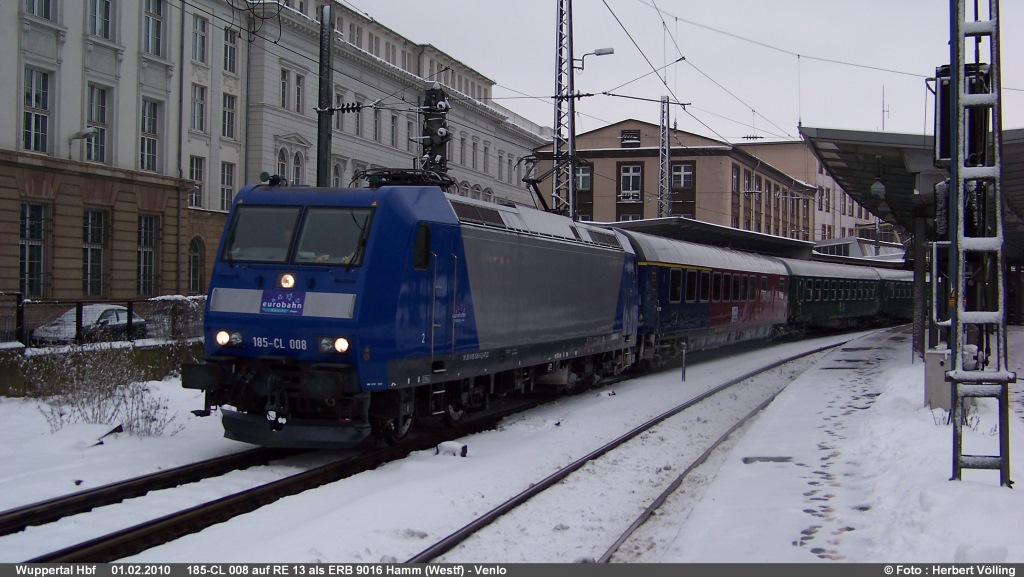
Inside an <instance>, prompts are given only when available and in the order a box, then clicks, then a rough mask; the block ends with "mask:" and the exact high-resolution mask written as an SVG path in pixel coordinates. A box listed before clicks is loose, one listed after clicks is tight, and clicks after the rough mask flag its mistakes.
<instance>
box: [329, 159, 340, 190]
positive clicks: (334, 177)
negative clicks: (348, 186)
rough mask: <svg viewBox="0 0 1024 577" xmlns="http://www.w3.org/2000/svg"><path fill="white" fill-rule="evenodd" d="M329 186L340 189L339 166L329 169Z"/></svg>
mask: <svg viewBox="0 0 1024 577" xmlns="http://www.w3.org/2000/svg"><path fill="white" fill-rule="evenodd" d="M331 186H333V187H334V188H341V165H340V164H335V165H334V168H332V169H331Z"/></svg>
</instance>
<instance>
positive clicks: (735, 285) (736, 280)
mask: <svg viewBox="0 0 1024 577" xmlns="http://www.w3.org/2000/svg"><path fill="white" fill-rule="evenodd" d="M740 278H742V277H741V275H738V274H734V275H732V300H734V301H738V300H740V299H742V298H743V293H742V292H741V291H740Z"/></svg>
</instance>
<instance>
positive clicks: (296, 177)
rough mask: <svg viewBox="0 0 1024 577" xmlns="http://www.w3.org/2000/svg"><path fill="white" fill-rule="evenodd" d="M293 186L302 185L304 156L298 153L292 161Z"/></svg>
mask: <svg viewBox="0 0 1024 577" xmlns="http://www.w3.org/2000/svg"><path fill="white" fill-rule="evenodd" d="M292 184H302V154H301V153H298V152H296V153H295V157H294V159H293V161H292Z"/></svg>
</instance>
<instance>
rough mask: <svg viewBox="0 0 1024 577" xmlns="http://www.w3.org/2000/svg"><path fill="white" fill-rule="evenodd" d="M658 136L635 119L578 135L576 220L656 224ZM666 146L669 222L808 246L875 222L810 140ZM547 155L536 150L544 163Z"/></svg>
mask: <svg viewBox="0 0 1024 577" xmlns="http://www.w3.org/2000/svg"><path fill="white" fill-rule="evenodd" d="M660 139H661V133H660V127H658V126H656V125H653V124H649V123H646V122H641V121H637V120H624V121H621V122H618V123H615V124H611V125H609V126H606V127H603V128H599V129H597V130H593V131H590V132H587V133H584V134H580V135H577V136H576V151H577V156H578V157H579V164H578V166H577V169H576V188H577V200H576V206H577V214H578V215H579V218H580V219H581V220H594V221H600V222H612V221H623V220H636V219H643V218H655V217H657V216H658V210H659V201H660V194H661V193H660V192H659V188H660V164H661V160H660ZM670 142H671V152H670V155H669V166H670V172H671V175H670V188H671V193H670V198H671V207H672V215H673V216H682V217H686V218H694V219H697V220H700V221H703V222H709V223H713V224H719V225H722V226H729V227H732V228H737V229H742V230H750V231H754V232H762V233H766V234H772V235H776V236H782V237H787V238H794V239H799V240H809V241H821V240H827V239H833V238H839V237H843V236H851V237H852V236H856V234H857V233H856V231H857V230H860V229H862V228H863V227H865V226H867V225H869V224H873V223H874V222H875V218H874V217H873V216H872V215H871V214H870V213H868V212H867V211H866V210H865V209H864V208H863V207H860V206H858V205H856V204H855V203H854V202H853V200H852V199H851V198H850V197H848V196H847V195H846V193H845V192H843V190H842V189H841V187H839V185H838V184H837V183H836V182H835V181H834V180H833V179H832V178H831V177H830V176H829V175H828V174H827V173H826V172H825V171H824V170H823V169H822V165H821V163H820V162H819V161H818V159H817V158H816V157H815V156H814V153H813V152H812V151H811V150H810V148H809V147H808V146H807V145H806V144H805V143H802V142H783V143H767V144H753V145H751V144H737V145H733V144H729V143H726V142H722V141H718V140H715V139H711V138H707V137H704V136H700V135H697V134H692V133H689V132H684V131H678V130H672V131H670ZM550 151H551V147H550V146H545V147H541V148H538V156H539V157H541V158H544V153H545V152H547V153H550ZM546 165H547V167H549V166H550V161H546ZM542 168H543V167H542ZM551 186H552V184H551V180H550V178H549V179H547V180H546V181H545V182H543V183H542V184H541V190H542V192H544V193H545V194H546V195H547V198H548V200H550V195H551Z"/></svg>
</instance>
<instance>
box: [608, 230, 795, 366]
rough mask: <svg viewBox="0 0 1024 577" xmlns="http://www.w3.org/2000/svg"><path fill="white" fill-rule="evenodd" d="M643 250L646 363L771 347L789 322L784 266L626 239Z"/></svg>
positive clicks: (653, 239)
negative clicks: (746, 344) (747, 346)
mask: <svg viewBox="0 0 1024 577" xmlns="http://www.w3.org/2000/svg"><path fill="white" fill-rule="evenodd" d="M623 234H625V235H626V236H627V237H629V240H630V242H631V243H632V244H633V247H634V249H635V250H636V254H637V260H638V267H637V268H638V270H639V274H638V291H639V292H640V294H641V296H642V298H641V301H642V303H643V306H642V309H641V326H640V332H641V333H642V334H643V336H644V340H643V342H644V345H645V346H644V350H643V352H642V356H643V358H645V359H647V360H648V361H650V360H651V359H653V358H657V359H658V360H659V361H665V360H667V359H670V358H672V357H674V356H676V355H678V354H679V353H681V352H682V350H683V349H684V348H685V349H687V350H699V349H706V348H712V347H717V346H722V345H727V344H731V343H736V342H740V341H745V340H751V339H766V338H768V337H770V336H771V335H772V334H773V332H774V331H776V329H777V327H778V326H780V325H784V324H785V322H786V282H785V279H786V269H785V267H783V266H782V264H781V263H779V262H778V260H776V259H774V258H771V257H766V256H761V255H756V254H750V253H743V252H737V251H733V250H728V249H723V248H716V247H710V246H705V245H700V244H695V243H691V242H684V241H679V240H673V239H668V238H663V237H657V236H651V235H648V234H644V233H640V232H634V231H623Z"/></svg>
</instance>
